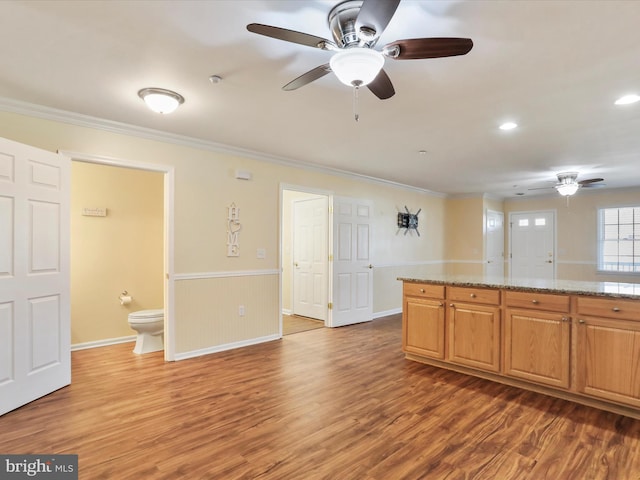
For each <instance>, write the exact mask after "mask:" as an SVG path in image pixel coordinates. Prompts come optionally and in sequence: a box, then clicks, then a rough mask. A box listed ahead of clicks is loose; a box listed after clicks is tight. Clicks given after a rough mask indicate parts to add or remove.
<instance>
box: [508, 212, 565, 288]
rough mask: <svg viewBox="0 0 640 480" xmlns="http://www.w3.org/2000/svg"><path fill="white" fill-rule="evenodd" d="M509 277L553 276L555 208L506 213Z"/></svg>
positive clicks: (542, 277) (550, 277)
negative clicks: (507, 219) (507, 218)
mask: <svg viewBox="0 0 640 480" xmlns="http://www.w3.org/2000/svg"><path fill="white" fill-rule="evenodd" d="M509 234H510V235H509V243H510V259H509V271H510V275H511V278H534V279H545V280H551V279H553V278H555V243H556V239H555V212H553V211H537V212H512V213H510V214H509Z"/></svg>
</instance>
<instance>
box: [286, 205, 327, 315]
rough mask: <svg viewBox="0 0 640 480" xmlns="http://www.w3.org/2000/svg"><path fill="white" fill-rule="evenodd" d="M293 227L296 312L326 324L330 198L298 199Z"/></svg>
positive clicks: (294, 307) (294, 302) (294, 207)
mask: <svg viewBox="0 0 640 480" xmlns="http://www.w3.org/2000/svg"><path fill="white" fill-rule="evenodd" d="M293 224H294V225H293V313H294V314H295V315H302V316H304V317H311V318H316V319H318V320H322V321H325V320H326V319H327V308H328V303H329V302H328V289H329V278H328V272H327V271H328V261H329V255H328V250H329V248H328V244H329V237H328V235H329V234H328V230H329V199H328V198H327V197H325V196H321V197H317V198H309V199H301V200H295V201H294V202H293Z"/></svg>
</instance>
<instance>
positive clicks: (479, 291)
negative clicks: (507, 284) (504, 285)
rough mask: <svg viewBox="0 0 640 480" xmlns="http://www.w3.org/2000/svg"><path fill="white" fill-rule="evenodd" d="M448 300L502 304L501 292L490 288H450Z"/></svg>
mask: <svg viewBox="0 0 640 480" xmlns="http://www.w3.org/2000/svg"><path fill="white" fill-rule="evenodd" d="M447 298H448V299H449V300H453V301H455V302H471V303H483V304H486V305H499V304H500V290H495V289H490V288H469V287H448V290H447Z"/></svg>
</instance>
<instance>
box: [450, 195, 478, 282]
mask: <svg viewBox="0 0 640 480" xmlns="http://www.w3.org/2000/svg"><path fill="white" fill-rule="evenodd" d="M484 210H485V208H484V198H483V197H482V196H481V195H479V196H477V197H461V198H450V199H448V200H447V210H446V211H447V220H446V238H447V248H446V252H445V258H447V260H448V263H447V268H446V271H447V273H451V274H455V275H458V274H460V275H481V274H482V271H483V264H482V259H483V258H484V223H483V221H484Z"/></svg>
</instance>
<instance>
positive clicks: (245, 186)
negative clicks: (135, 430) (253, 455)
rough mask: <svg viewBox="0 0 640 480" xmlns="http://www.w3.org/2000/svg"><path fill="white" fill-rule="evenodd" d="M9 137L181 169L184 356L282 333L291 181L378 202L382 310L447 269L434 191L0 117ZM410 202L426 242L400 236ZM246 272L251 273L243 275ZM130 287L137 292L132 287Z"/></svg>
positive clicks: (179, 273)
mask: <svg viewBox="0 0 640 480" xmlns="http://www.w3.org/2000/svg"><path fill="white" fill-rule="evenodd" d="M166 120H167V121H171V117H167V118H166ZM0 136H3V137H6V138H9V139H12V140H15V141H18V142H22V143H25V144H28V145H33V146H35V147H39V148H43V149H45V150H50V151H58V150H63V151H73V152H80V153H84V154H88V155H93V156H103V157H110V158H115V159H121V160H125V161H130V162H142V163H148V164H153V165H159V166H168V167H173V168H174V172H175V175H174V178H175V192H174V201H175V211H174V243H175V253H174V268H175V274H176V275H175V278H173V279H172V280H173V281H174V282H175V299H174V303H175V329H176V331H175V339H176V354H178V355H182V354H183V355H188V354H189V352H194V351H199V352H202V351H206V350H207V349H211V350H214V349H216V348H219V347H221V346H224V345H227V344H232V345H239V344H242V342H250V341H252V339H256V338H269V337H270V336H272V337H274V338H275V337H277V336H278V335H279V322H278V315H279V312H278V308H277V305H278V303H279V283H280V275H279V274H278V268H279V264H280V262H279V258H278V256H279V235H280V223H279V219H280V211H279V195H280V188H281V186H282V185H299V186H302V187H305V188H307V189H316V190H323V191H330V192H332V193H334V194H335V195H340V196H349V197H356V198H362V199H369V200H371V201H373V204H374V219H373V225H372V230H373V238H374V243H373V246H372V256H373V258H374V259H376V265H375V266H376V268H375V269H374V312H376V313H379V312H386V311H389V310H398V309H399V308H400V306H401V292H402V289H401V284H400V282H398V281H397V280H396V278H397V276H408V275H410V274H413V273H412V272H415V271H416V270H424V269H440V268H441V264H442V261H443V259H444V258H445V252H444V249H445V232H444V217H445V204H446V200H445V199H444V198H442V197H439V196H435V195H432V194H428V193H424V192H420V191H417V190H413V189H407V188H402V187H398V186H394V185H390V184H382V183H379V182H372V181H368V180H358V179H354V178H347V177H344V176H336V175H330V174H325V173H318V172H312V171H309V170H305V169H300V168H294V167H291V166H286V165H279V164H274V163H267V162H264V161H260V160H256V159H251V158H246V157H242V156H237V155H232V154H229V153H221V152H216V151H211V150H207V149H205V148H201V147H197V146H189V145H186V144H176V143H168V142H163V141H158V140H152V139H145V138H142V137H139V136H133V135H129V134H123V133H114V132H112V131H106V130H103V129H98V128H89V127H84V126H77V125H72V124H69V123H63V122H58V121H52V120H46V119H42V118H35V117H31V116H27V115H21V114H14V113H8V112H0ZM185 143H187V142H185ZM374 160H375V159H374ZM236 169H242V170H247V171H250V172H251V173H252V179H251V180H250V181H244V180H236V179H235V178H234V172H235V170H236ZM231 203H235V204H236V206H237V207H239V208H240V221H241V224H242V230H241V232H240V236H239V244H240V256H239V257H227V256H226V253H227V252H226V240H227V234H226V217H227V207H228V206H229V205H230V204H231ZM405 205H406V206H407V207H408V208H409V209H410V210H411V211H412V212H414V211H417V210H418V209H419V208H422V212H421V214H420V232H421V234H422V236H421V237H418V236H417V235H406V236H405V235H402V233H401V232H400V233H399V232H398V231H397V227H396V215H397V212H398V211H399V210H403V209H404V206H405ZM107 207H109V205H108V204H107ZM108 218H109V217H107V219H108ZM72 248H74V247H72ZM258 248H261V249H265V251H266V258H265V259H258V258H256V250H257V249H258ZM238 272H240V274H241V275H242V276H235V274H238ZM405 272H408V273H405ZM254 285H259V287H258V288H257V289H256V287H254ZM116 287H117V288H116V296H117V293H119V291H120V288H128V287H126V286H125V285H120V282H118V284H117V286H116ZM110 288H111V287H110ZM131 291H132V292H133V293H134V296H136V292H135V291H134V290H133V288H132V289H131ZM256 292H259V295H258V297H259V298H256ZM72 295H74V293H73V292H72ZM274 299H275V300H274ZM273 301H275V302H276V303H275V307H274V306H273V305H274V304H272V303H270V302H273ZM241 304H242V305H245V306H246V311H247V314H246V315H245V316H244V317H240V316H239V315H238V306H239V305H241ZM104 335H105V334H104V333H100V334H96V335H94V336H95V337H100V336H104Z"/></svg>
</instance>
